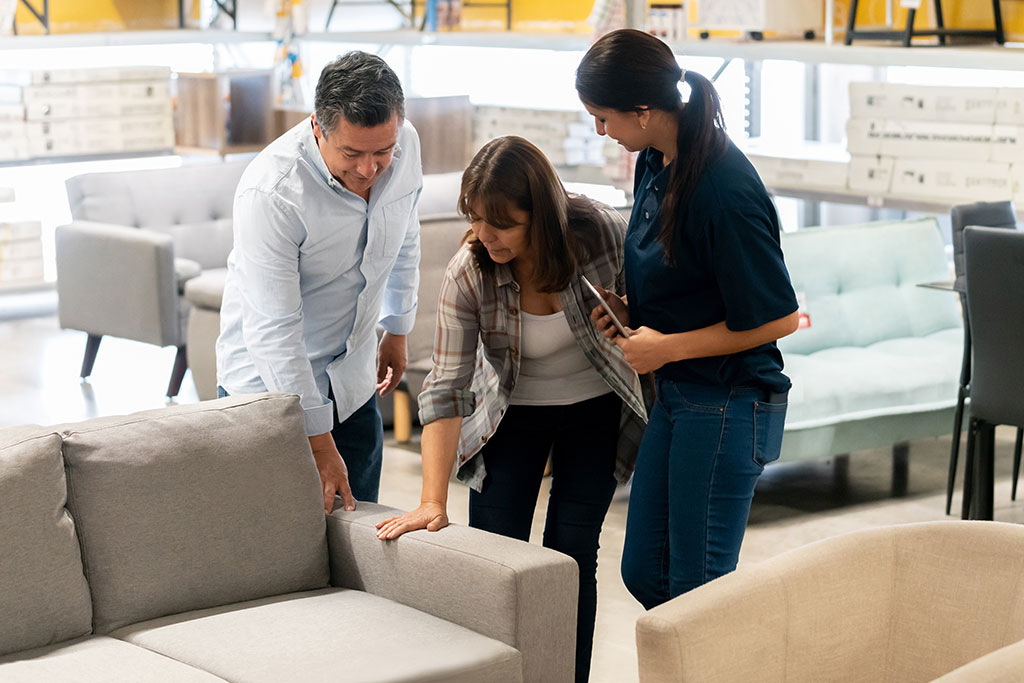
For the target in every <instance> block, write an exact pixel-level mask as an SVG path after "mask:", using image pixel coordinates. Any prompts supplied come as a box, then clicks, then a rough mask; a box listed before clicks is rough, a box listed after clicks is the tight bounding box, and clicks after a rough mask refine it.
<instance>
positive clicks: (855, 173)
mask: <svg viewBox="0 0 1024 683" xmlns="http://www.w3.org/2000/svg"><path fill="white" fill-rule="evenodd" d="M895 162H896V160H895V159H894V158H893V157H888V156H879V155H874V156H853V157H850V166H849V168H848V169H847V170H848V177H847V187H848V188H849V189H850V190H852V191H853V192H863V193H864V194H866V195H868V196H869V197H881V196H884V195H886V194H888V193H889V191H890V189H891V188H892V174H893V165H894V164H895Z"/></svg>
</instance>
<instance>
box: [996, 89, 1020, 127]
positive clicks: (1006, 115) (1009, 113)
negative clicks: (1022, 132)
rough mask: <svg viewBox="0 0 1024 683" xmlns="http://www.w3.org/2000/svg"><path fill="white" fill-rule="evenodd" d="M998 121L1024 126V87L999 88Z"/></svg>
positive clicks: (997, 96)
mask: <svg viewBox="0 0 1024 683" xmlns="http://www.w3.org/2000/svg"><path fill="white" fill-rule="evenodd" d="M996 123H1003V124H1016V125H1018V126H1024V88H999V91H998V94H997V95H996Z"/></svg>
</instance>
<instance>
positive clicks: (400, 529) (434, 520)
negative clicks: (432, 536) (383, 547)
mask: <svg viewBox="0 0 1024 683" xmlns="http://www.w3.org/2000/svg"><path fill="white" fill-rule="evenodd" d="M446 526H448V514H447V513H446V512H445V506H444V504H443V503H439V502H437V501H433V500H427V501H423V502H422V503H420V506H419V507H418V508H416V509H415V510H412V511H410V512H406V513H405V514H404V515H402V516H401V517H389V518H388V519H385V520H384V521H383V522H380V523H379V524H377V538H379V539H380V540H382V541H389V540H391V539H393V538H398V537H399V536H401V535H402V534H404V533H405V532H407V531H415V530H416V529H426V530H428V531H440V530H441V529H443V528H445V527H446Z"/></svg>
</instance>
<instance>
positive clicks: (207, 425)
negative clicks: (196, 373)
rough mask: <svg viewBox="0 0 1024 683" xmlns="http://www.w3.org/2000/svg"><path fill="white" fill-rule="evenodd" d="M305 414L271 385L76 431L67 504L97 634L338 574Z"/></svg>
mask: <svg viewBox="0 0 1024 683" xmlns="http://www.w3.org/2000/svg"><path fill="white" fill-rule="evenodd" d="M242 408H244V410H242ZM304 424H305V423H304V420H303V416H302V409H301V407H300V406H299V404H298V402H297V401H295V400H294V397H289V396H287V395H283V394H261V395H259V396H257V397H252V396H240V397H232V398H226V399H221V400H219V401H208V402H204V403H199V404H193V405H189V406H177V407H174V408H171V409H164V410H159V411H149V412H143V413H136V414H134V415H131V416H127V417H117V418H109V419H99V420H93V421H91V422H88V423H84V424H80V425H73V426H71V427H70V428H68V429H67V430H66V431H65V433H64V457H65V462H66V467H67V477H68V490H69V505H68V507H69V509H70V510H71V513H72V515H73V516H74V518H75V521H76V524H77V527H78V535H79V539H80V542H81V546H82V556H83V558H84V564H85V572H86V575H87V577H88V579H89V585H90V587H91V589H92V599H93V611H94V627H95V630H96V632H97V633H101V634H102V633H107V632H109V631H111V630H113V629H116V628H118V627H120V626H123V625H125V624H130V623H133V622H137V621H141V620H144V619H149V618H153V617H155V616H158V615H163V614H169V613H175V612H183V611H187V610H192V609H202V608H205V607H211V606H215V605H222V604H226V603H231V602H238V601H242V600H252V599H255V598H259V597H263V596H266V595H276V594H280V593H288V592H292V591H296V590H308V589H313V588H320V587H323V586H326V585H327V576H328V569H327V542H326V538H325V535H324V514H323V504H322V500H323V494H322V493H321V492H320V478H319V475H318V474H317V471H316V466H315V465H314V463H313V457H312V454H311V452H310V450H309V442H308V440H307V439H306V437H305V427H304ZM197 462H202V463H203V466H202V467H201V468H197V467H196V466H195V463H197Z"/></svg>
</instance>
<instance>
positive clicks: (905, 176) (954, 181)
mask: <svg viewBox="0 0 1024 683" xmlns="http://www.w3.org/2000/svg"><path fill="white" fill-rule="evenodd" d="M850 114H851V118H850V119H849V121H847V126H846V132H847V147H848V149H849V151H850V154H851V155H852V161H851V164H850V176H849V186H850V189H852V190H856V191H863V192H871V193H872V194H875V193H885V192H888V193H891V194H892V195H893V196H897V197H912V198H915V199H926V200H927V199H930V200H937V201H941V202H943V203H948V202H954V203H959V202H964V201H999V200H1005V199H1009V198H1010V197H1011V196H1012V194H1013V188H1012V183H1011V172H1010V164H1011V163H1017V162H1020V160H1024V139H1022V133H1024V89H1020V88H987V87H979V88H972V87H946V86H910V85H902V84H896V83H851V84H850ZM890 169H891V170H890ZM887 180H888V181H889V182H888V185H889V188H888V190H883V189H882V187H883V186H884V185H885V184H886V181H887ZM871 188H875V189H874V191H873V192H872V190H871Z"/></svg>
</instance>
